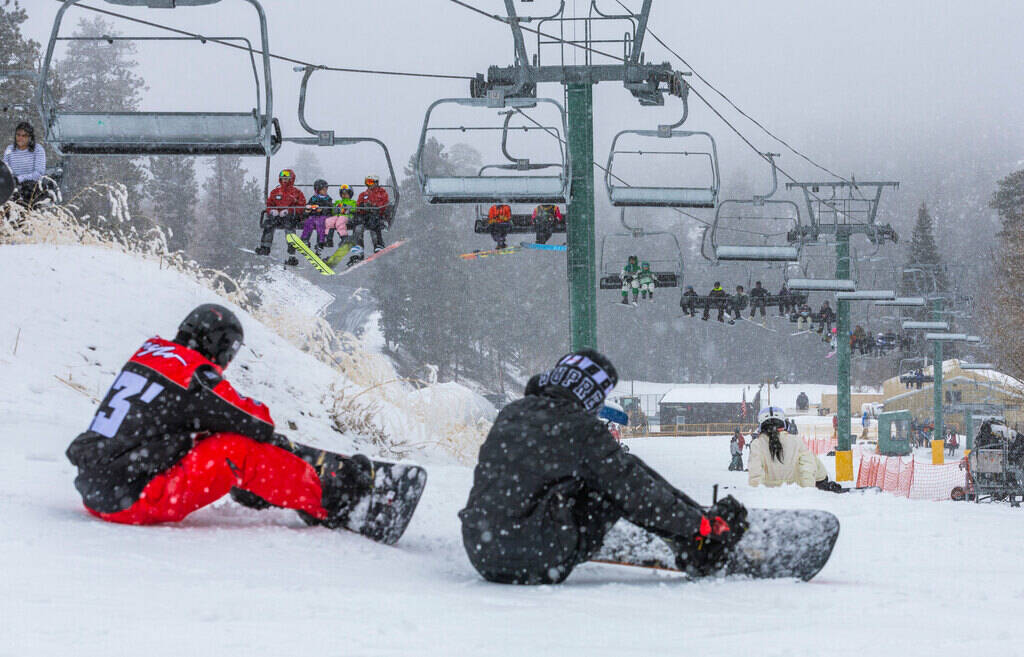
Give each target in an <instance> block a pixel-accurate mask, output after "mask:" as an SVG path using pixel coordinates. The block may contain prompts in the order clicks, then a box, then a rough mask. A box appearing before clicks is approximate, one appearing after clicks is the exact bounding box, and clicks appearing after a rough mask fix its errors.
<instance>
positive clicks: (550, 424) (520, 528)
mask: <svg viewBox="0 0 1024 657" xmlns="http://www.w3.org/2000/svg"><path fill="white" fill-rule="evenodd" d="M617 381H618V375H617V374H616V372H615V368H614V367H613V366H612V364H611V363H610V362H609V361H608V359H606V358H605V357H604V356H603V355H602V354H600V353H598V352H596V351H593V350H591V349H584V350H581V351H577V352H575V353H571V354H568V355H567V356H565V357H563V358H561V359H560V360H559V361H558V363H557V364H556V365H555V367H554V369H552V370H551V371H548V372H544V373H543V374H538V375H536V376H534V377H533V378H532V379H530V381H529V383H528V384H527V386H526V396H525V397H524V398H523V399H521V400H519V401H515V402H512V403H511V404H509V405H507V406H505V407H504V408H503V409H502V410H501V412H500V413H499V414H498V417H497V419H496V420H495V422H494V426H493V427H491V431H490V433H489V434H488V435H487V439H486V441H485V442H484V444H483V446H481V448H480V455H479V460H478V462H477V466H476V469H475V471H474V474H473V489H472V491H470V494H469V500H468V501H467V502H466V507H465V508H464V509H463V510H462V511H460V512H459V517H460V518H461V519H462V540H463V545H464V547H465V549H466V554H467V555H468V556H469V560H470V562H471V563H472V564H473V567H474V568H476V570H477V571H478V572H479V573H480V574H481V575H482V576H483V577H484V578H485V579H487V580H490V581H492V582H500V583H505V584H553V583H558V582H561V581H562V580H564V579H565V578H566V577H568V576H569V573H571V572H572V570H573V568H575V567H576V566H577V565H578V564H580V563H583V562H585V561H587V560H588V559H590V558H591V557H592V556H593V555H594V553H595V552H596V551H597V550H598V549H599V548H600V547H601V543H602V542H603V540H604V536H605V534H606V533H607V531H608V530H609V529H610V528H611V527H612V525H614V524H615V522H616V521H617V520H618V519H619V518H626V519H627V520H629V521H630V522H632V523H634V524H636V525H639V526H640V527H643V528H644V529H647V530H648V531H650V532H653V533H655V534H657V535H658V536H660V537H662V538H663V539H665V541H666V543H668V544H669V545H670V546H671V547H672V549H673V550H674V551H675V552H676V554H677V555H678V556H677V563H678V565H679V567H680V568H681V569H685V570H688V571H690V572H694V573H706V572H709V571H712V570H714V569H715V568H716V567H717V566H719V565H721V564H722V563H723V561H724V560H725V559H726V557H727V556H728V553H729V550H730V549H731V548H732V547H733V546H734V545H735V544H736V542H737V541H738V540H739V539H740V537H741V536H742V535H743V532H744V531H745V528H746V509H745V508H744V507H743V505H741V504H740V503H739V502H737V501H736V500H735V499H733V498H732V497H731V496H730V497H726V498H724V499H722V500H719V502H718V503H717V504H716V505H715V506H713V507H711V508H707V509H706V508H704V507H702V506H700V505H699V504H697V503H696V502H695V501H694V500H692V499H691V498H689V497H688V496H687V495H686V494H684V493H683V492H681V491H679V490H677V489H676V488H675V487H673V486H672V485H671V484H669V483H668V482H667V481H666V480H665V479H664V478H662V477H661V476H660V475H659V474H658V473H657V472H655V471H654V470H653V469H651V467H650V466H648V465H647V464H646V463H644V462H643V461H642V460H640V459H639V458H637V457H636V456H634V455H632V454H629V453H627V452H626V451H624V450H623V449H622V448H621V447H620V446H619V444H618V443H617V442H616V441H615V439H614V438H613V437H612V435H611V434H610V433H609V432H608V429H607V427H606V426H605V425H604V424H603V423H602V422H601V420H600V419H599V418H598V413H599V412H600V410H601V407H602V406H603V404H604V401H605V399H606V397H607V395H608V394H609V393H611V391H612V389H613V388H614V387H615V384H616V382H617Z"/></svg>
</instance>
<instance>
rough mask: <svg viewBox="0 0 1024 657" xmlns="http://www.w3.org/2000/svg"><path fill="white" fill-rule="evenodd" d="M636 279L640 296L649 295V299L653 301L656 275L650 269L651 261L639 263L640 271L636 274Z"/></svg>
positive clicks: (644, 297) (646, 296)
mask: <svg viewBox="0 0 1024 657" xmlns="http://www.w3.org/2000/svg"><path fill="white" fill-rule="evenodd" d="M636 280H637V283H639V289H640V298H641V299H647V298H648V297H650V299H651V301H654V288H655V286H656V285H657V283H658V277H657V276H656V275H655V274H654V272H653V271H651V263H649V262H642V263H640V272H639V273H638V274H637V276H636Z"/></svg>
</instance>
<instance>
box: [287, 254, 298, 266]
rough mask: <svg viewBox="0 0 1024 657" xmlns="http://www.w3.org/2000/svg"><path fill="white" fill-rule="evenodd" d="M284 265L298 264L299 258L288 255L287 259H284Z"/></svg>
mask: <svg viewBox="0 0 1024 657" xmlns="http://www.w3.org/2000/svg"><path fill="white" fill-rule="evenodd" d="M284 264H285V266H286V267H287V266H288V265H291V266H292V267H294V266H296V265H298V264H299V259H298V258H296V257H295V256H288V259H287V260H285V261H284Z"/></svg>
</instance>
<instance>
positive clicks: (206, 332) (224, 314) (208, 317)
mask: <svg viewBox="0 0 1024 657" xmlns="http://www.w3.org/2000/svg"><path fill="white" fill-rule="evenodd" d="M244 339H245V334H244V333H243V331H242V323H241V322H239V321H238V318H237V317H235V314H234V313H233V312H231V311H230V310H228V309H227V308H225V307H224V306H219V305H217V304H215V303H204V304H203V305H201V306H196V308H195V309H194V310H193V311H192V312H190V313H189V314H188V317H186V318H185V319H184V321H182V322H181V325H179V326H178V335H176V336H175V337H174V341H175V342H177V343H178V344H180V345H182V346H185V347H188V348H189V349H195V350H196V351H198V352H199V353H201V354H202V355H204V356H206V357H207V358H208V359H210V360H211V361H213V362H214V363H216V364H218V365H220V366H221V367H227V366H228V363H230V362H231V359H232V358H234V357H235V354H237V353H238V350H239V348H240V347H241V346H242V341H243V340H244Z"/></svg>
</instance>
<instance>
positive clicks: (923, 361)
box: [899, 356, 935, 384]
mask: <svg viewBox="0 0 1024 657" xmlns="http://www.w3.org/2000/svg"><path fill="white" fill-rule="evenodd" d="M929 360H930V359H929V358H928V357H926V356H910V357H907V358H901V359H900V362H899V381H900V383H904V384H922V383H933V382H934V381H935V377H934V376H933V374H932V366H931V365H929Z"/></svg>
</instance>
